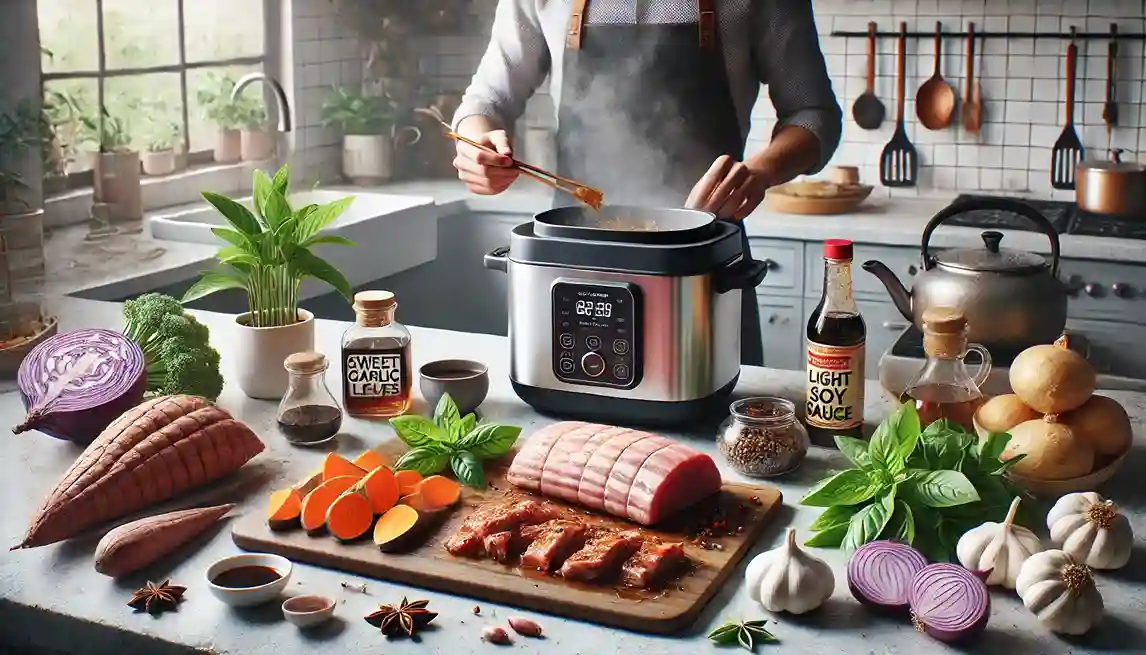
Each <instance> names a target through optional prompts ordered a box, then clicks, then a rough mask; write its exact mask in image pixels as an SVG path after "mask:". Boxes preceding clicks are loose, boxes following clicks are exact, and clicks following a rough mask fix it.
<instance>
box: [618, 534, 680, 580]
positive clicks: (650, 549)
mask: <svg viewBox="0 0 1146 655" xmlns="http://www.w3.org/2000/svg"><path fill="white" fill-rule="evenodd" d="M687 561H688V556H687V555H685V553H684V546H683V545H682V544H680V543H671V544H666V543H662V542H658V541H646V542H645V544H644V545H643V546H641V549H640V550H639V551H637V554H636V555H633V556H632V557H630V558H629V559H627V560H625V563H624V564H623V565H622V566H621V582H622V583H624V584H626V585H628V586H630V587H639V588H641V589H648V588H649V587H652V586H653V585H655V584H657V583H660V582H664V581H666V580H669V579H671V578H672V576H673V575H674V574H675V573H676V572H677V571H679V570H680V569H682V568H683V567H684V564H685V563H686V562H687Z"/></svg>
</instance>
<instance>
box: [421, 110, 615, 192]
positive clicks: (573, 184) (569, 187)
mask: <svg viewBox="0 0 1146 655" xmlns="http://www.w3.org/2000/svg"><path fill="white" fill-rule="evenodd" d="M438 122H440V123H441V124H442V127H444V128H445V129H446V136H448V137H450V138H451V139H454V140H455V141H461V142H462V143H468V144H469V145H471V146H473V147H475V148H478V149H481V150H484V151H486V152H490V153H493V154H495V155H499V154H500V153H498V152H497V151H496V150H494V149H493V148H490V147H489V146H484V145H482V144H480V143H478V142H477V141H474V140H473V139H467V138H466V137H464V136H462V135H460V134H458V133H457V132H455V131H454V129H453V128H452V127H450V124H449V123H446V122H445V121H438ZM513 166H514V167H515V168H516V169H517V170H519V171H521V172H522V173H524V174H526V175H528V176H529V177H532V178H533V179H535V180H537V181H539V182H542V183H544V184H547V185H549V186H551V187H553V188H554V189H557V190H558V191H564V192H565V193H568V194H569V195H571V196H573V197H574V198H576V199H577V200H578V201H580V202H582V203H584V204H586V205H588V206H590V207H592V208H593V209H595V210H598V211H600V209H601V204H602V203H603V202H604V200H605V194H603V193H601V192H600V191H598V190H597V189H594V188H593V187H590V186H585V185H584V184H581V183H580V182H577V181H576V180H570V179H568V178H565V177H561V176H560V175H556V174H554V173H550V172H549V171H547V170H545V169H542V168H538V167H536V166H530V165H529V164H526V163H525V162H521V161H518V160H516V159H514V160H513Z"/></svg>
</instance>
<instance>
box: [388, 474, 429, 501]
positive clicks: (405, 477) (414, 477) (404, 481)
mask: <svg viewBox="0 0 1146 655" xmlns="http://www.w3.org/2000/svg"><path fill="white" fill-rule="evenodd" d="M394 477H396V478H397V479H398V493H399V495H402V496H408V495H410V494H412V493H414V492H416V491H417V490H418V483H419V482H421V481H422V474H421V473H418V472H417V471H398V472H397V473H395V474H394Z"/></svg>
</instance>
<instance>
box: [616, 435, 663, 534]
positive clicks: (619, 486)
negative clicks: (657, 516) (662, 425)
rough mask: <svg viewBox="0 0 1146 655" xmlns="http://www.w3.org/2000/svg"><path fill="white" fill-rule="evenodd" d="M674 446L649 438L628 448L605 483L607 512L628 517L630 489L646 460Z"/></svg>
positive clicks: (655, 438) (656, 438) (659, 438)
mask: <svg viewBox="0 0 1146 655" xmlns="http://www.w3.org/2000/svg"><path fill="white" fill-rule="evenodd" d="M672 445H673V442H671V441H669V440H668V439H663V438H661V437H648V438H646V439H641V440H640V441H638V442H636V443H634V444H633V445H631V446H629V447H628V448H626V449H625V452H623V453H621V456H620V457H618V458H617V463H616V464H614V465H613V470H612V471H610V472H609V479H608V481H606V482H605V511H606V512H608V513H610V514H612V515H614V516H624V517H628V515H629V488H630V487H632V486H633V480H635V479H636V477H637V472H638V471H640V470H641V467H642V466H644V464H645V460H647V459H648V458H650V457H652V456H653V454H655V453H656V452H657V451H660V450H663V449H665V448H668V447H670V446H672Z"/></svg>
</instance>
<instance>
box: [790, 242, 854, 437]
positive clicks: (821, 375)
mask: <svg viewBox="0 0 1146 655" xmlns="http://www.w3.org/2000/svg"><path fill="white" fill-rule="evenodd" d="M866 341H867V326H865V325H864V321H863V317H862V316H860V313H859V309H857V308H856V301H855V298H854V297H853V295H852V242H851V241H847V240H845V239H829V240H827V241H825V242H824V294H823V296H822V297H821V298H820V304H819V305H817V306H816V309H815V311H813V312H812V315H811V316H810V317H809V318H808V328H807V369H806V370H807V375H806V376H805V379H806V382H807V384H806V399H807V404H806V406H805V410H806V412H805V421H806V423H807V425H808V434H809V436H810V437H811V439H812V443H815V444H817V445H820V446H829V447H834V446H835V440H834V437H835V435H845V436H850V437H862V436H863V402H864V398H863V396H864V346H865V343H866Z"/></svg>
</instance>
